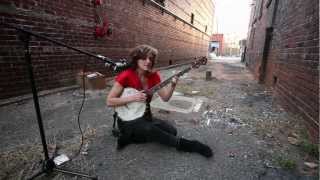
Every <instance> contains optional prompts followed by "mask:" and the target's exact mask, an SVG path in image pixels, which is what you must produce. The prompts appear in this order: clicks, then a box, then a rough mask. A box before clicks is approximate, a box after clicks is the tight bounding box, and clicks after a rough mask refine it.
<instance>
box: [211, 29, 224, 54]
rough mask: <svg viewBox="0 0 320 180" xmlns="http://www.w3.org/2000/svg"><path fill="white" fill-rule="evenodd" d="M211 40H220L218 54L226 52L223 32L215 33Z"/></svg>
mask: <svg viewBox="0 0 320 180" xmlns="http://www.w3.org/2000/svg"><path fill="white" fill-rule="evenodd" d="M211 41H215V42H219V49H218V51H219V52H218V54H219V55H220V56H221V55H223V52H224V38H223V34H213V35H212V36H211Z"/></svg>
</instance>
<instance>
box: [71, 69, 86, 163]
mask: <svg viewBox="0 0 320 180" xmlns="http://www.w3.org/2000/svg"><path fill="white" fill-rule="evenodd" d="M85 69H86V65H84V67H83V71H82V87H83V91H82V92H83V96H82V101H81V106H80V109H79V112H78V116H77V123H78V128H79V131H80V134H81V143H80V146H79V149H78V151H77V152H76V154H75V155H74V156H73V157H71V158H70V160H71V161H72V160H73V159H75V158H76V157H78V156H79V154H80V152H81V149H82V146H83V142H84V135H83V131H82V128H81V124H80V114H81V112H82V110H83V106H84V102H85V100H86V86H85Z"/></svg>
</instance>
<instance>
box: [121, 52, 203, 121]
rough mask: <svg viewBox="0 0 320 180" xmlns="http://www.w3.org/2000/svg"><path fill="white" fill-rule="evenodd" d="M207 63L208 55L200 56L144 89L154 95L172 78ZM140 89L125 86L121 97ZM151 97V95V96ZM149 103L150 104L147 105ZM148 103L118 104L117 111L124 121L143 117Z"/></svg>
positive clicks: (148, 93)
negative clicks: (182, 68) (180, 69)
mask: <svg viewBox="0 0 320 180" xmlns="http://www.w3.org/2000/svg"><path fill="white" fill-rule="evenodd" d="M205 64H207V58H206V57H200V58H199V59H197V60H196V61H195V62H193V63H191V66H189V67H187V68H185V69H184V70H182V71H180V72H178V73H176V74H174V75H172V76H170V77H169V78H167V79H166V80H164V81H162V82H161V83H159V84H157V85H155V86H153V87H152V88H150V89H147V90H145V91H144V93H146V94H147V95H153V94H154V93H155V92H157V91H158V90H160V89H161V88H163V87H164V86H166V85H168V84H169V83H171V80H172V78H174V77H176V76H178V77H180V76H182V75H183V74H185V73H186V72H188V71H190V70H191V69H194V68H198V67H199V66H200V65H205ZM138 92H139V91H138V90H136V89H134V88H124V90H123V92H122V94H121V96H120V97H127V96H130V95H133V94H136V93H138ZM149 97H150V96H149ZM147 103H148V105H147ZM147 103H144V102H131V103H128V104H126V105H123V106H117V107H116V108H115V111H116V112H117V114H118V116H119V117H120V118H121V119H122V120H123V121H131V120H134V119H137V118H140V117H142V116H143V115H144V114H145V111H146V109H147V108H149V107H150V104H149V103H150V101H148V100H147Z"/></svg>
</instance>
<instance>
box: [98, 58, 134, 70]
mask: <svg viewBox="0 0 320 180" xmlns="http://www.w3.org/2000/svg"><path fill="white" fill-rule="evenodd" d="M97 57H99V58H101V59H102V60H107V61H109V62H106V63H105V64H104V66H105V67H107V68H110V69H112V70H113V71H118V70H120V69H122V68H124V67H127V66H128V62H127V60H126V59H120V60H119V62H115V63H114V62H112V61H111V59H109V58H107V57H105V56H102V55H100V54H98V55H97Z"/></svg>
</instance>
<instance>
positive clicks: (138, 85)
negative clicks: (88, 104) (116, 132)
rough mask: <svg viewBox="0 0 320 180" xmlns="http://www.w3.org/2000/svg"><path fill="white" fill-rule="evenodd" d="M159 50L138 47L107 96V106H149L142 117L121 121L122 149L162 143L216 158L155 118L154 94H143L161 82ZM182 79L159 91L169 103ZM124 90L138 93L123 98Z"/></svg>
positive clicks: (205, 147) (204, 147)
mask: <svg viewBox="0 0 320 180" xmlns="http://www.w3.org/2000/svg"><path fill="white" fill-rule="evenodd" d="M157 55H158V51H157V50H156V49H155V48H153V47H151V46H148V45H140V46H137V47H135V48H134V49H133V50H132V52H131V53H130V57H131V67H130V68H129V69H127V70H125V71H123V72H121V73H120V74H119V75H118V76H117V77H116V79H115V83H114V85H113V87H112V89H111V91H110V92H109V95H108V97H107V105H108V106H110V107H117V106H124V105H126V104H128V103H132V102H143V103H146V104H147V108H146V112H145V113H144V115H143V116H142V117H140V118H137V119H134V120H130V121H124V120H121V119H118V126H119V129H120V137H119V139H118V147H117V148H118V149H122V148H124V147H125V146H126V145H128V144H130V143H145V142H158V143H161V144H164V145H167V146H171V147H175V148H176V149H177V150H180V151H185V152H198V153H200V154H201V155H203V156H205V157H211V156H212V150H211V149H210V147H208V146H207V145H205V144H202V143H200V142H199V141H195V140H193V141H190V140H187V139H184V138H179V137H177V130H176V128H175V127H173V126H172V125H171V124H169V123H167V122H165V121H162V120H159V119H156V118H153V117H152V116H151V111H150V104H149V103H150V101H151V99H152V95H147V94H145V93H143V91H144V90H147V89H150V88H151V87H153V86H155V85H156V84H158V83H160V82H161V80H160V76H159V73H158V72H154V71H153V67H154V64H155V61H156V58H157ZM177 81H178V78H177V77H176V78H173V80H172V83H171V84H170V85H168V86H166V87H163V88H162V89H160V90H159V91H158V95H159V96H160V97H161V99H162V100H163V101H169V99H170V98H171V96H172V93H173V91H174V89H175V86H176V84H177ZM124 88H134V89H136V90H138V92H137V93H135V94H133V95H129V96H125V97H121V94H122V92H123V90H124Z"/></svg>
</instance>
